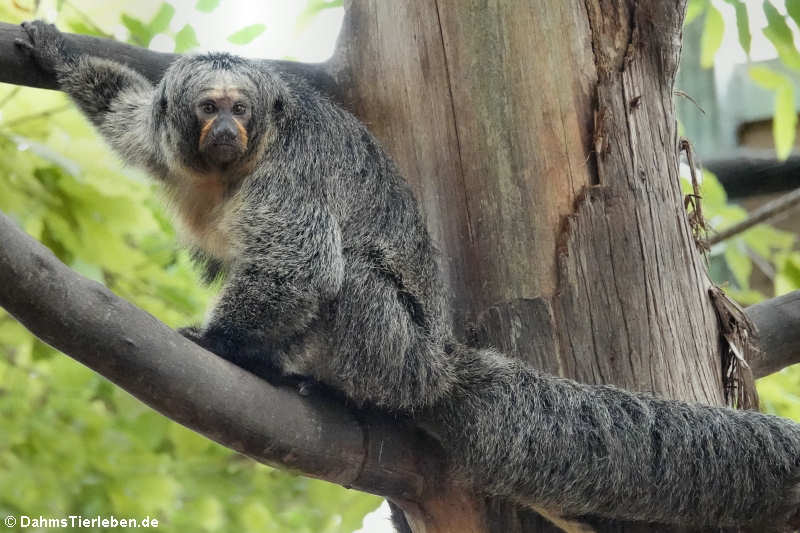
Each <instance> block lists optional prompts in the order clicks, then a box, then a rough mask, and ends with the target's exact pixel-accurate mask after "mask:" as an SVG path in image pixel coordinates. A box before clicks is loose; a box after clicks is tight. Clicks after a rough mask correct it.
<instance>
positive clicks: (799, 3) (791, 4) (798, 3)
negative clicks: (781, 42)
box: [786, 0, 800, 26]
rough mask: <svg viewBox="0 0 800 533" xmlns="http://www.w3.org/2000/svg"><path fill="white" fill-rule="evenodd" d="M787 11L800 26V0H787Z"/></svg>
mask: <svg viewBox="0 0 800 533" xmlns="http://www.w3.org/2000/svg"><path fill="white" fill-rule="evenodd" d="M786 12H787V13H789V16H790V17H792V20H793V21H794V23H795V24H797V25H798V26H800V0H786Z"/></svg>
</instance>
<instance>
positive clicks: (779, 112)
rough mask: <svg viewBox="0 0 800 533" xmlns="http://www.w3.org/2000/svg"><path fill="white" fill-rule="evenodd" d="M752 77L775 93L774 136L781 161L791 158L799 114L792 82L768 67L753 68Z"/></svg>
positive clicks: (751, 70)
mask: <svg viewBox="0 0 800 533" xmlns="http://www.w3.org/2000/svg"><path fill="white" fill-rule="evenodd" d="M749 73H750V77H751V78H752V79H753V81H755V82H756V83H757V84H758V85H760V86H761V87H764V88H765V89H771V90H773V91H774V92H775V115H774V118H773V120H772V136H773V139H774V141H775V152H776V154H777V156H778V158H779V159H781V160H783V159H786V158H787V157H789V154H790V153H791V151H792V147H793V146H794V139H795V132H796V128H797V112H796V109H797V108H796V107H795V102H794V84H793V83H792V80H791V79H790V78H789V77H788V76H785V75H783V74H781V73H779V72H776V71H774V70H772V69H769V68H767V67H752V68H751V69H750V71H749Z"/></svg>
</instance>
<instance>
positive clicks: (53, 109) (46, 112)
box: [2, 104, 72, 128]
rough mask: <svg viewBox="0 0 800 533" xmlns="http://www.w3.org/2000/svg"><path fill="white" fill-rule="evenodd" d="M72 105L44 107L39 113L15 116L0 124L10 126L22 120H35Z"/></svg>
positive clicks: (64, 109) (22, 121)
mask: <svg viewBox="0 0 800 533" xmlns="http://www.w3.org/2000/svg"><path fill="white" fill-rule="evenodd" d="M71 107H72V105H71V104H64V105H61V106H58V107H51V108H50V109H46V110H44V111H40V112H39V113H31V114H30V115H23V116H21V117H17V118H15V119H14V120H9V121H8V122H5V123H3V124H2V126H3V127H5V128H11V127H14V126H16V125H18V124H22V123H24V122H28V121H30V120H37V119H40V118H47V117H49V116H52V115H55V114H56V113H62V112H64V111H67V110H68V109H70V108H71Z"/></svg>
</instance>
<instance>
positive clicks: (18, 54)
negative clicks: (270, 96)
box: [0, 22, 335, 94]
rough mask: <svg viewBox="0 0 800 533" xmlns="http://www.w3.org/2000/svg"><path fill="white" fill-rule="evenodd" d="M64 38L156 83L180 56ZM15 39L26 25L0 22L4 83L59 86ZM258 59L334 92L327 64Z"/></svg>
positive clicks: (80, 50)
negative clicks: (129, 68) (34, 62)
mask: <svg viewBox="0 0 800 533" xmlns="http://www.w3.org/2000/svg"><path fill="white" fill-rule="evenodd" d="M64 37H65V39H66V40H67V43H68V44H69V45H70V46H71V47H72V48H73V49H74V50H76V51H77V52H78V53H81V54H88V55H92V56H95V57H100V58H104V59H113V60H114V61H116V62H118V63H123V64H125V65H127V66H129V67H131V68H132V69H134V70H136V71H138V72H140V73H141V74H142V75H143V76H145V77H146V78H147V79H149V80H150V81H152V82H153V83H156V82H158V80H160V79H161V76H163V75H164V71H165V70H167V67H169V65H170V63H172V62H173V61H175V59H177V58H178V54H165V53H162V52H154V51H152V50H147V49H146V48H140V47H138V46H132V45H129V44H125V43H121V42H118V41H113V40H111V39H102V38H99V37H90V36H88V35H76V34H72V33H64ZM15 39H27V36H26V35H25V33H24V32H23V31H22V27H21V26H18V25H15V24H7V23H5V22H0V82H3V83H13V84H15V85H25V86H28V87H38V88H41V89H58V85H57V84H56V80H55V79H54V78H53V77H52V76H50V75H48V74H46V73H44V72H42V71H41V70H40V69H38V68H37V67H36V66H35V65H34V64H33V63H32V62H31V60H30V58H29V57H28V56H27V54H25V53H23V52H22V51H20V50H19V49H18V48H17V46H16V45H15V44H14V40H15ZM254 61H256V62H257V63H260V64H262V65H264V66H267V67H269V68H273V69H277V70H279V71H281V72H285V73H289V74H292V75H295V76H299V77H302V78H304V79H305V80H306V81H308V82H309V83H310V84H311V85H313V86H314V87H316V88H317V89H319V90H321V91H324V92H325V93H327V94H334V90H333V89H334V87H335V84H334V82H333V79H332V78H331V76H330V75H328V73H327V71H326V65H325V64H324V63H319V64H314V63H300V62H297V61H279V60H274V59H256V60H254Z"/></svg>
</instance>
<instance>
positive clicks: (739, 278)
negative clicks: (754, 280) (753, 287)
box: [725, 245, 753, 289]
mask: <svg viewBox="0 0 800 533" xmlns="http://www.w3.org/2000/svg"><path fill="white" fill-rule="evenodd" d="M725 262H726V263H727V264H728V268H729V269H730V270H731V273H732V274H733V277H734V279H735V280H736V284H737V285H738V286H739V288H741V289H749V288H750V274H751V273H752V272H753V262H752V261H751V260H750V258H749V257H747V255H745V254H744V253H743V252H742V251H740V250H739V249H738V247H736V246H732V245H731V246H728V247H727V248H725Z"/></svg>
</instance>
